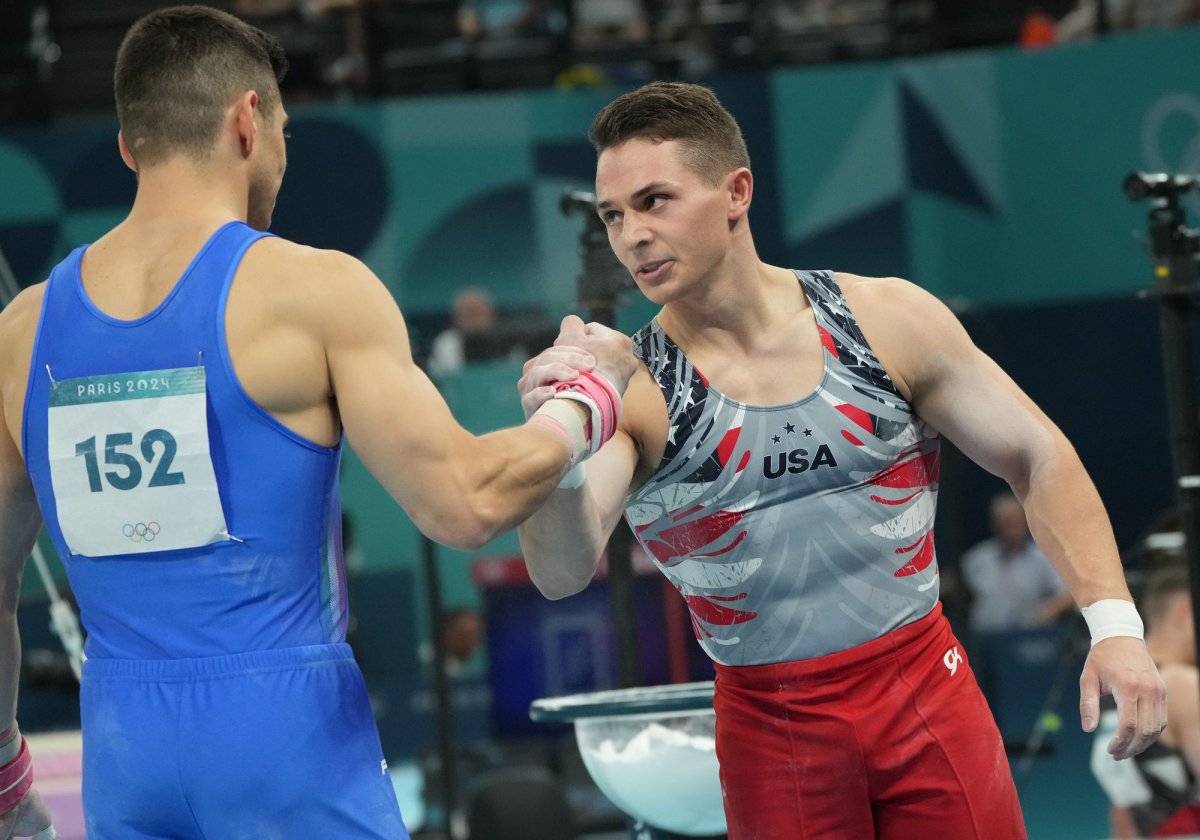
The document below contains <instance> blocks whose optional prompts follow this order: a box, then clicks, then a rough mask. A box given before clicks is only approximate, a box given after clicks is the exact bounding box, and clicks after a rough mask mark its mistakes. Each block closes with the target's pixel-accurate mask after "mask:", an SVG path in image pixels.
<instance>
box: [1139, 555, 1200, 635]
mask: <svg viewBox="0 0 1200 840" xmlns="http://www.w3.org/2000/svg"><path fill="white" fill-rule="evenodd" d="M1190 592H1191V587H1190V585H1189V581H1188V570H1187V567H1186V566H1182V565H1178V566H1168V567H1166V568H1163V569H1159V570H1158V571H1156V572H1154V573H1153V574H1151V575H1150V577H1149V578H1147V579H1146V586H1145V588H1144V589H1143V590H1142V598H1141V608H1142V619H1143V620H1144V621H1145V622H1146V626H1147V627H1150V628H1154V627H1157V626H1158V625H1159V624H1160V623H1161V622H1162V620H1163V619H1164V618H1165V617H1166V615H1167V611H1168V610H1169V609H1170V608H1171V602H1172V601H1173V600H1174V598H1175V596H1176V595H1187V594H1189V593H1190Z"/></svg>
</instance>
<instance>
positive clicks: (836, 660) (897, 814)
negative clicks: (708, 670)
mask: <svg viewBox="0 0 1200 840" xmlns="http://www.w3.org/2000/svg"><path fill="white" fill-rule="evenodd" d="M714 705H715V708H716V712H717V758H718V759H719V761H720V764H721V788H722V790H723V793H724V797H725V815H726V818H727V822H728V825H729V840H815V838H820V839H821V840H871V838H878V840H934V838H954V840H1023V838H1025V836H1026V834H1025V826H1024V822H1023V820H1022V818H1021V806H1020V803H1019V802H1018V801H1017V792H1016V788H1015V787H1014V785H1013V779H1012V771H1011V770H1010V769H1009V765H1008V759H1007V758H1006V757H1005V754H1004V745H1003V743H1002V742H1001V740H1000V733H999V731H998V730H997V729H996V724H995V721H994V720H993V719H992V714H991V711H990V710H989V709H988V706H987V702H986V701H985V700H984V698H983V694H982V692H980V690H979V686H978V684H977V683H976V682H975V676H974V674H973V673H972V672H971V669H970V666H969V665H968V664H967V659H966V653H965V652H964V651H963V647H962V644H961V643H960V642H959V641H958V640H957V639H956V638H954V634H953V633H951V632H950V625H949V624H948V623H947V622H946V619H945V618H943V617H942V612H941V607H940V605H939V606H935V607H934V610H933V612H931V613H930V614H929V615H927V616H925V617H924V618H921V619H919V620H917V621H914V622H913V623H912V624H909V625H906V626H904V627H901V628H899V629H898V630H894V631H893V632H891V633H889V634H887V635H886V636H882V637H880V638H878V639H874V640H873V641H870V642H867V643H866V644H863V645H859V646H857V647H854V648H851V649H850V650H847V651H842V652H840V653H833V654H829V655H828V656H822V657H819V658H817V659H811V660H805V661H800V662H785V663H782V664H776V665H753V666H738V667H733V666H724V665H717V682H716V696H715V698H714Z"/></svg>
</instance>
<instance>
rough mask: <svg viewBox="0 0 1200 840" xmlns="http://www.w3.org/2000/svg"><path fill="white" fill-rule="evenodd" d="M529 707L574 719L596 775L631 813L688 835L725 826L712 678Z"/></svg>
mask: <svg viewBox="0 0 1200 840" xmlns="http://www.w3.org/2000/svg"><path fill="white" fill-rule="evenodd" d="M530 711H531V715H532V717H534V719H540V720H573V721H574V723H575V739H576V741H577V742H578V744H579V752H580V755H581V756H582V757H583V763H584V765H585V766H586V767H587V769H588V772H589V773H590V774H591V777H592V780H593V781H594V782H595V783H596V786H597V787H599V788H600V790H601V791H602V792H603V793H604V795H605V796H607V797H608V798H609V799H610V800H612V803H613V804H614V805H616V806H617V807H618V808H620V809H621V810H622V811H624V812H625V813H626V814H628V815H630V816H631V817H634V818H635V819H638V820H641V821H642V822H644V823H646V824H647V825H651V826H654V827H655V828H658V829H662V830H664V831H669V832H671V833H672V834H681V835H684V836H688V837H706V836H711V835H714V834H723V833H724V832H725V812H724V808H723V805H722V800H721V782H720V777H719V774H718V767H717V754H716V739H715V727H716V717H715V715H714V714H713V710H712V683H688V684H684V685H676V686H654V687H647V688H635V689H620V690H617V691H604V692H596V693H594V694H587V695H575V696H573V697H565V698H551V699H547V700H539V701H536V702H535V703H534V705H533V707H532V708H531V710H530Z"/></svg>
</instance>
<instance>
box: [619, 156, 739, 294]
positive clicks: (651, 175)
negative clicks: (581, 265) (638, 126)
mask: <svg viewBox="0 0 1200 840" xmlns="http://www.w3.org/2000/svg"><path fill="white" fill-rule="evenodd" d="M726 181H728V177H727V178H723V179H721V180H720V181H719V182H717V183H716V184H709V183H708V182H707V181H706V180H705V179H704V178H702V177H701V176H700V175H698V174H697V173H696V172H695V171H694V170H692V169H691V168H690V167H688V166H687V165H686V164H685V163H684V159H683V155H682V150H681V148H680V144H679V142H678V141H675V140H664V141H655V140H650V139H645V138H634V139H632V140H627V141H625V142H624V143H622V144H621V145H619V146H614V147H612V148H609V149H605V150H604V151H603V152H601V153H600V158H599V160H598V161H597V162H596V199H597V210H598V212H599V214H600V218H601V219H602V220H603V221H604V225H605V227H606V228H607V230H608V241H609V243H610V244H611V245H612V249H613V252H614V253H615V254H616V255H617V258H618V259H620V260H621V262H622V264H624V266H625V267H626V268H627V269H629V273H630V274H632V275H633V279H634V280H635V281H636V282H637V284H638V287H639V288H640V289H641V290H642V293H643V294H645V295H646V297H647V298H649V299H650V300H651V301H653V302H655V303H658V304H664V303H667V302H669V301H671V300H673V299H675V298H677V297H679V296H680V295H682V294H686V293H687V292H689V291H691V290H694V288H695V287H696V286H697V285H698V284H703V283H704V282H705V281H706V279H707V278H710V277H712V276H713V275H714V272H716V271H718V270H719V269H720V267H721V265H722V264H723V262H724V261H725V260H726V259H727V258H728V255H729V244H730V217H729V202H730V191H729V185H728V184H727V183H726Z"/></svg>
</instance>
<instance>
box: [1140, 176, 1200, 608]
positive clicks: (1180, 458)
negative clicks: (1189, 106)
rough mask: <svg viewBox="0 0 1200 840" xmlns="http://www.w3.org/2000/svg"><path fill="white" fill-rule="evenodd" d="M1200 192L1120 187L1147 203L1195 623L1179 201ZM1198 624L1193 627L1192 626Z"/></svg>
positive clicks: (1195, 438) (1190, 289) (1190, 415)
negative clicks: (1187, 195) (1148, 200)
mask: <svg viewBox="0 0 1200 840" xmlns="http://www.w3.org/2000/svg"><path fill="white" fill-rule="evenodd" d="M1198 186H1200V177H1197V176H1191V175H1164V174H1145V173H1137V172H1135V173H1130V174H1129V175H1127V176H1126V178H1125V181H1124V190H1125V196H1126V197H1127V198H1128V199H1129V200H1130V201H1142V200H1144V199H1150V200H1151V209H1150V216H1149V227H1150V251H1151V257H1152V258H1153V260H1154V285H1153V287H1152V288H1151V289H1150V291H1149V292H1146V293H1144V294H1145V296H1150V297H1156V298H1157V299H1158V304H1159V324H1160V327H1161V329H1162V352H1163V374H1164V382H1165V385H1166V392H1167V393H1166V396H1167V421H1168V427H1169V431H1170V435H1171V451H1172V455H1173V460H1174V465H1175V481H1176V485H1175V497H1176V503H1177V505H1178V507H1179V518H1180V522H1181V524H1182V526H1183V533H1184V537H1185V541H1186V545H1185V556H1186V557H1187V563H1188V570H1189V572H1188V576H1189V578H1190V581H1191V591H1192V614H1193V616H1194V617H1195V618H1196V621H1197V622H1200V418H1198V416H1197V412H1196V394H1195V381H1196V380H1195V371H1194V369H1193V359H1194V346H1193V341H1192V323H1191V321H1192V314H1193V312H1194V311H1195V309H1196V306H1197V301H1196V295H1197V291H1198V290H1197V287H1196V277H1197V272H1198V269H1200V234H1198V233H1197V231H1195V230H1192V229H1190V228H1188V227H1187V224H1186V222H1187V218H1186V214H1185V213H1184V210H1183V207H1182V206H1181V205H1180V198H1181V196H1183V195H1184V194H1186V193H1187V192H1189V191H1191V190H1195V189H1197V188H1198ZM1197 626H1200V624H1198V625H1197Z"/></svg>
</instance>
